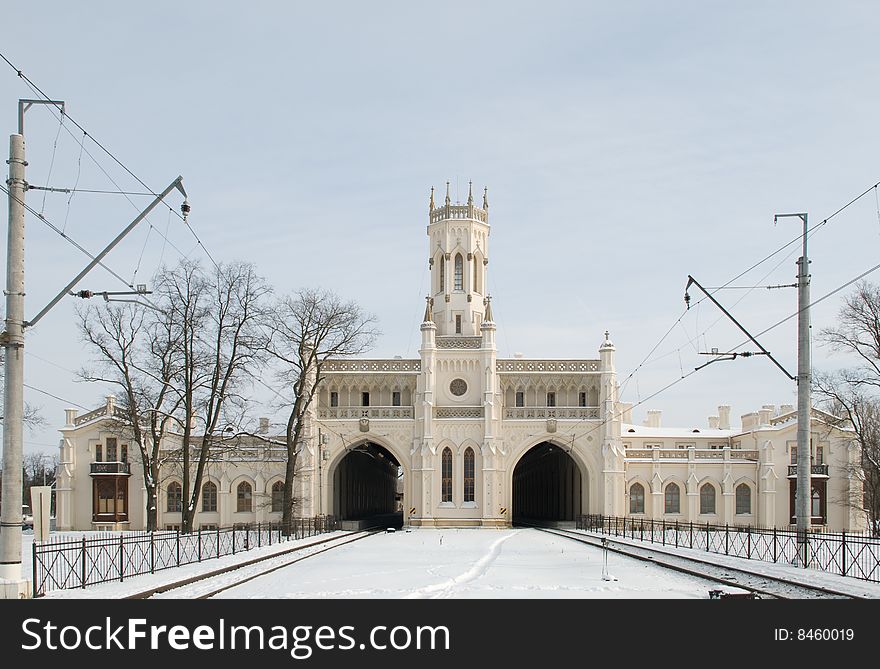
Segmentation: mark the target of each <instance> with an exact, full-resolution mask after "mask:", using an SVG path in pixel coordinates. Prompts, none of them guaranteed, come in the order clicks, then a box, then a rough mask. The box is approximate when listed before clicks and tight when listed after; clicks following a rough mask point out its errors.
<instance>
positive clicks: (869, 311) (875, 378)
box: [814, 283, 880, 534]
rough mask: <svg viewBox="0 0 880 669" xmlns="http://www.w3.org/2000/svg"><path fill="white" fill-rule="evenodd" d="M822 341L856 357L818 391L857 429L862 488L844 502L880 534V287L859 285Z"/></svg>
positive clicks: (818, 383) (855, 472)
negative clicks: (858, 510)
mask: <svg viewBox="0 0 880 669" xmlns="http://www.w3.org/2000/svg"><path fill="white" fill-rule="evenodd" d="M819 338H820V340H821V341H822V342H824V343H825V344H826V345H828V346H829V347H830V348H832V349H833V350H836V351H841V352H844V353H850V354H853V355H854V356H855V359H856V361H857V364H856V366H855V367H852V368H849V369H843V370H838V371H836V372H834V373H829V374H816V375H815V381H814V390H815V392H816V393H817V395H818V396H819V397H820V398H822V399H823V400H824V401H825V404H826V408H828V409H829V412H830V413H832V414H833V415H838V416H842V417H843V418H845V420H846V422H847V423H848V424H849V425H851V426H852V428H853V429H854V430H855V434H856V441H857V442H858V445H859V449H860V457H859V462H858V463H857V464H856V465H855V466H853V467H851V469H852V471H851V472H850V475H851V476H852V478H853V479H855V480H857V481H860V482H861V484H862V494H859V493H858V491H855V493H854V494H853V495H852V496H851V498H850V499H847V500H844V503H846V504H849V505H851V506H853V507H855V508H858V509H861V510H863V512H864V513H865V515H866V518H867V520H868V524H869V526H870V527H871V529H872V531H873V532H874V533H875V534H880V288H878V287H877V286H873V285H871V284H869V283H860V284H858V285H857V286H856V289H855V290H854V291H853V293H852V294H850V295H848V296H847V297H846V298H844V303H843V306H842V307H841V309H840V312H839V314H838V323H837V325H836V326H834V327H830V328H825V329H823V330H822V331H821V333H820V335H819Z"/></svg>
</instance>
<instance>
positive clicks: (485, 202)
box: [483, 188, 489, 210]
mask: <svg viewBox="0 0 880 669" xmlns="http://www.w3.org/2000/svg"><path fill="white" fill-rule="evenodd" d="M483 209H486V210H488V209H489V189H488V188H483Z"/></svg>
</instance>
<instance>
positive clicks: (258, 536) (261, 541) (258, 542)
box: [257, 523, 263, 548]
mask: <svg viewBox="0 0 880 669" xmlns="http://www.w3.org/2000/svg"><path fill="white" fill-rule="evenodd" d="M260 527H261V523H257V548H259V547H260V546H262V545H263V535H262V534H260Z"/></svg>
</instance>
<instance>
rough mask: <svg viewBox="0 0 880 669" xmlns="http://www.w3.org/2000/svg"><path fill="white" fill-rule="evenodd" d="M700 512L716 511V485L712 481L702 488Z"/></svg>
mask: <svg viewBox="0 0 880 669" xmlns="http://www.w3.org/2000/svg"><path fill="white" fill-rule="evenodd" d="M700 513H715V486H713V485H712V484H711V483H705V484H704V485H703V486H702V487H701V488H700Z"/></svg>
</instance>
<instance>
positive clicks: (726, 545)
mask: <svg viewBox="0 0 880 669" xmlns="http://www.w3.org/2000/svg"><path fill="white" fill-rule="evenodd" d="M729 545H730V528H728V527H727V523H724V554H725V555H730V551H729Z"/></svg>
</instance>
